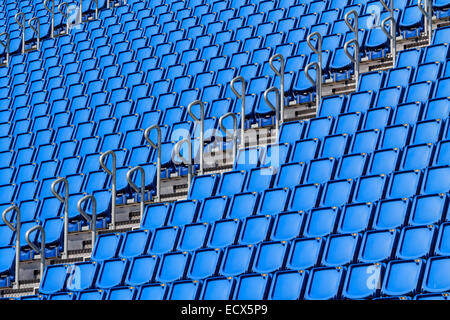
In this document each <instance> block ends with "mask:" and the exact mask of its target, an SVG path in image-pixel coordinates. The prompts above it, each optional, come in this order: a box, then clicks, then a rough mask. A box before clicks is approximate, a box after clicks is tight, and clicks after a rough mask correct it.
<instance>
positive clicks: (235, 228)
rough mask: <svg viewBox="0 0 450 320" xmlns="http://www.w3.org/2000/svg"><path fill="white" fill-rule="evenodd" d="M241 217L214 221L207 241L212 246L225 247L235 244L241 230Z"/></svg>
mask: <svg viewBox="0 0 450 320" xmlns="http://www.w3.org/2000/svg"><path fill="white" fill-rule="evenodd" d="M240 226H241V221H240V220H239V219H226V220H219V221H216V222H214V224H213V225H212V226H211V232H210V233H209V238H208V241H207V246H208V247H210V248H223V247H227V246H230V245H233V244H235V242H236V239H237V237H238V235H239V232H240Z"/></svg>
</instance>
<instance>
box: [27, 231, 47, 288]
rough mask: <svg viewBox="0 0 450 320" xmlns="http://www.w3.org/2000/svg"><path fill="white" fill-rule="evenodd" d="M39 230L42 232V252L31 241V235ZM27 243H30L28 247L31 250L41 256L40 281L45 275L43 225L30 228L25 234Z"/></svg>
mask: <svg viewBox="0 0 450 320" xmlns="http://www.w3.org/2000/svg"><path fill="white" fill-rule="evenodd" d="M37 230H39V231H40V235H41V249H40V250H39V248H38V247H37V246H36V245H35V244H34V243H33V242H32V241H30V235H31V233H32V232H34V231H37ZM25 241H26V242H27V243H28V245H29V246H30V248H31V249H32V250H34V251H35V252H36V253H39V254H40V255H41V263H40V265H41V267H40V279H42V276H43V275H44V269H45V229H44V227H43V226H41V225H36V226H34V227H32V228H30V229H29V230H28V231H27V232H26V233H25Z"/></svg>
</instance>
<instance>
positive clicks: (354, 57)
mask: <svg viewBox="0 0 450 320" xmlns="http://www.w3.org/2000/svg"><path fill="white" fill-rule="evenodd" d="M351 15H353V20H354V24H352V21H351V20H350V16H351ZM344 20H345V24H346V25H347V26H348V27H349V29H350V31H352V32H353V33H354V34H355V37H354V38H353V39H352V40H349V41H347V42H346V43H345V44H344V52H345V54H346V55H347V57H348V58H349V59H350V60H351V61H352V62H353V73H354V75H355V85H356V87H358V81H359V60H360V59H359V26H358V12H356V10H352V11H349V12H347V14H346V15H345V17H344ZM352 44H353V45H354V46H355V51H354V52H353V55H351V54H350V52H349V51H348V46H350V45H352Z"/></svg>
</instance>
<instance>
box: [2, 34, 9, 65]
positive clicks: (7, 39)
mask: <svg viewBox="0 0 450 320" xmlns="http://www.w3.org/2000/svg"><path fill="white" fill-rule="evenodd" d="M3 35H6V43H5V42H3V41H2V40H0V45H2V46H3V47H4V48H5V52H6V62H5V64H6V67H9V42H10V39H9V33H7V32H2V33H0V37H1V36H3ZM0 63H3V61H0Z"/></svg>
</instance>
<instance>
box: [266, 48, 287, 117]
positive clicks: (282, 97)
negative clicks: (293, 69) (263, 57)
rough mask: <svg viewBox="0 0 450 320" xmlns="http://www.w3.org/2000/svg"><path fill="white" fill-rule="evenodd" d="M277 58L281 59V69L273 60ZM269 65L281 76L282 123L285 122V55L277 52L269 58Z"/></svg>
mask: <svg viewBox="0 0 450 320" xmlns="http://www.w3.org/2000/svg"><path fill="white" fill-rule="evenodd" d="M275 59H280V69H277V68H276V67H275V66H274V64H273V62H274V60H275ZM269 65H270V68H271V69H272V70H273V72H275V74H276V75H277V76H279V77H280V123H283V122H284V71H285V70H284V68H285V62H284V57H283V55H282V54H280V53H277V54H276V55H273V56H272V57H271V58H270V59H269Z"/></svg>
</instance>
